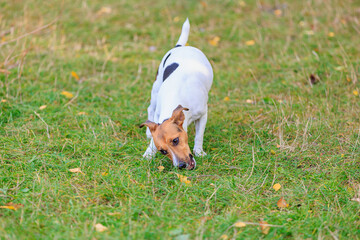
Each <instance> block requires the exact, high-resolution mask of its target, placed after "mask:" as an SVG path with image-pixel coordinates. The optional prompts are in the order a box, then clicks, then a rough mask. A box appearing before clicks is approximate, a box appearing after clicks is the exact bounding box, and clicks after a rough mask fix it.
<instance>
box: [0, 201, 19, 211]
mask: <svg viewBox="0 0 360 240" xmlns="http://www.w3.org/2000/svg"><path fill="white" fill-rule="evenodd" d="M22 207H24V205H23V204H21V203H13V202H9V203H7V204H6V206H0V208H4V209H10V210H15V211H16V210H18V209H19V208H22Z"/></svg>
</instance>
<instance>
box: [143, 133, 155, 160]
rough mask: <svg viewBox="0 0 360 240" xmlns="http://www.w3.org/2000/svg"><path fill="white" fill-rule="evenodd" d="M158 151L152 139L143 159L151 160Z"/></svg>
mask: <svg viewBox="0 0 360 240" xmlns="http://www.w3.org/2000/svg"><path fill="white" fill-rule="evenodd" d="M156 151H157V149H156V146H155V144H154V140H153V139H152V138H151V140H150V144H149V146H148V148H147V149H146V151H145V153H144V155H143V157H144V158H146V159H151V158H153V157H155V154H156Z"/></svg>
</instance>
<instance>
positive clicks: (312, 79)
mask: <svg viewBox="0 0 360 240" xmlns="http://www.w3.org/2000/svg"><path fill="white" fill-rule="evenodd" d="M309 80H310V83H311V84H312V85H314V84H317V83H318V82H319V77H318V76H316V75H314V74H310V77H309Z"/></svg>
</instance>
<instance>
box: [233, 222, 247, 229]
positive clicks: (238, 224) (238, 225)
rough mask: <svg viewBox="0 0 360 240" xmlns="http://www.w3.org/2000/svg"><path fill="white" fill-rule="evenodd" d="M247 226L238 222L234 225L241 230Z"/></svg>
mask: <svg viewBox="0 0 360 240" xmlns="http://www.w3.org/2000/svg"><path fill="white" fill-rule="evenodd" d="M245 226H246V223H244V222H236V223H234V227H239V228H241V227H245Z"/></svg>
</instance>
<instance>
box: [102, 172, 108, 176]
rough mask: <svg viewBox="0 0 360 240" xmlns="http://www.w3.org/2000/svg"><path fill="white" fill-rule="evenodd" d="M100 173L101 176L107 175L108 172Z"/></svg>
mask: <svg viewBox="0 0 360 240" xmlns="http://www.w3.org/2000/svg"><path fill="white" fill-rule="evenodd" d="M101 175H102V176H107V175H109V173H108V172H103V173H101Z"/></svg>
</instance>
